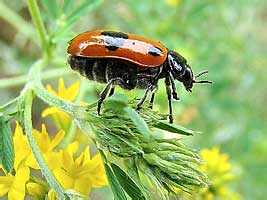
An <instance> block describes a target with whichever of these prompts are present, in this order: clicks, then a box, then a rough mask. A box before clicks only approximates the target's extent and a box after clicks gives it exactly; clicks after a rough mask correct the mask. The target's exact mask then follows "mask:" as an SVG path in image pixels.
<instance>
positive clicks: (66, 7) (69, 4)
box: [63, 0, 74, 14]
mask: <svg viewBox="0 0 267 200" xmlns="http://www.w3.org/2000/svg"><path fill="white" fill-rule="evenodd" d="M73 3H74V1H73V0H65V1H64V4H63V12H64V14H66V13H68V12H69V11H70V9H71V8H72V6H73Z"/></svg>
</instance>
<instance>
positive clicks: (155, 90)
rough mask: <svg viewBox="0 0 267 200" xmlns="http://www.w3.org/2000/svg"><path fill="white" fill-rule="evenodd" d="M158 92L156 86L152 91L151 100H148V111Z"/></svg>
mask: <svg viewBox="0 0 267 200" xmlns="http://www.w3.org/2000/svg"><path fill="white" fill-rule="evenodd" d="M157 90H158V86H156V87H155V89H154V90H153V91H152V94H151V99H150V102H149V107H148V108H150V109H152V108H153V103H154V99H155V94H156V92H157Z"/></svg>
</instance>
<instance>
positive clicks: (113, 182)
mask: <svg viewBox="0 0 267 200" xmlns="http://www.w3.org/2000/svg"><path fill="white" fill-rule="evenodd" d="M104 167H105V170H106V174H107V177H108V181H109V185H110V187H111V190H112V192H113V195H114V198H115V200H127V198H126V195H125V192H124V191H123V189H122V187H121V185H120V183H119V181H118V179H117V178H116V176H115V174H114V173H113V171H112V169H111V168H110V166H109V165H108V164H106V163H105V164H104Z"/></svg>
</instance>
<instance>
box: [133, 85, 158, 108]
mask: <svg viewBox="0 0 267 200" xmlns="http://www.w3.org/2000/svg"><path fill="white" fill-rule="evenodd" d="M155 87H156V86H155V85H153V84H150V85H149V86H148V88H147V89H146V91H145V94H144V96H143V97H142V98H141V100H140V101H139V102H138V104H137V108H136V110H140V109H141V107H142V105H143V103H144V102H145V100H146V98H147V95H148V93H149V92H150V91H152V90H153V89H154V88H155Z"/></svg>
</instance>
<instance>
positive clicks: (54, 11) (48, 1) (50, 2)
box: [41, 0, 59, 19]
mask: <svg viewBox="0 0 267 200" xmlns="http://www.w3.org/2000/svg"><path fill="white" fill-rule="evenodd" d="M41 2H42V4H43V6H44V7H45V9H46V11H47V13H48V14H49V17H50V18H51V19H56V18H57V16H58V10H59V9H58V5H57V1H56V0H43V1H41Z"/></svg>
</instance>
